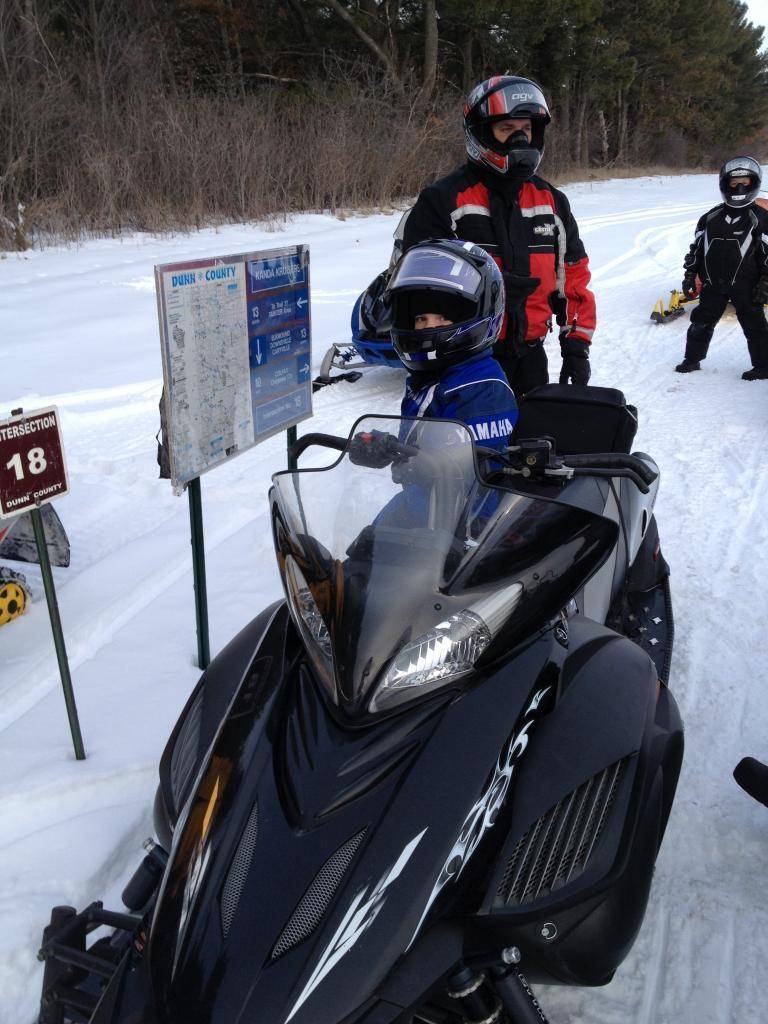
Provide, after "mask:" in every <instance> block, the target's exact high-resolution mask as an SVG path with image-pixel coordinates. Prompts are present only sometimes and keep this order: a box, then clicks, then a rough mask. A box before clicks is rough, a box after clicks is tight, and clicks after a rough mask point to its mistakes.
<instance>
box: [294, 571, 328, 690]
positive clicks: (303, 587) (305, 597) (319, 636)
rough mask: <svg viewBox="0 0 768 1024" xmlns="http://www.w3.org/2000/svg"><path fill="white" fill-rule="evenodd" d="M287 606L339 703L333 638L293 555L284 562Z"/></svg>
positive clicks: (322, 676)
mask: <svg viewBox="0 0 768 1024" xmlns="http://www.w3.org/2000/svg"><path fill="white" fill-rule="evenodd" d="M285 579H286V583H287V584H288V586H287V588H286V589H287V591H288V604H289V607H290V609H291V611H292V613H293V619H294V622H295V623H296V625H297V626H298V629H299V632H300V633H301V636H302V639H303V640H304V645H305V647H306V649H307V653H308V654H309V656H310V659H311V660H312V664H313V666H314V667H315V669H316V670H317V674H318V675H319V677H320V681H321V682H322V684H323V686H324V687H325V689H326V690H327V691H328V694H329V696H330V697H331V698H332V699H333V700H334V701H336V682H335V680H336V671H335V666H334V661H333V646H332V644H331V635H330V633H329V632H328V627H327V626H326V624H325V619H324V618H323V615H322V612H321V611H320V609H319V608H318V606H317V601H315V598H314V596H313V594H312V590H311V589H310V586H309V584H308V583H307V581H306V579H305V578H304V574H303V572H302V571H301V569H300V568H299V567H298V565H297V563H296V559H295V558H294V557H293V556H292V555H287V556H286V559H285Z"/></svg>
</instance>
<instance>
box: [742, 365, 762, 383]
mask: <svg viewBox="0 0 768 1024" xmlns="http://www.w3.org/2000/svg"><path fill="white" fill-rule="evenodd" d="M741 379H742V380H768V366H753V367H752V369H751V370H745V371H744V373H742V375H741Z"/></svg>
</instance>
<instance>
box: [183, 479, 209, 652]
mask: <svg viewBox="0 0 768 1024" xmlns="http://www.w3.org/2000/svg"><path fill="white" fill-rule="evenodd" d="M187 494H188V495H189V526H190V533H191V536H192V575H193V578H194V583H195V617H196V619H197V665H198V668H201V669H206V668H208V665H209V664H210V661H211V649H210V645H209V642H208V587H207V585H206V581H205V539H204V537H203V502H202V498H201V496H200V477H199V476H197V477H195V479H194V480H190V482H189V484H188V485H187Z"/></svg>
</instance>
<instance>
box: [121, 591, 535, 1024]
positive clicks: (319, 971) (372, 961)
mask: <svg viewBox="0 0 768 1024" xmlns="http://www.w3.org/2000/svg"><path fill="white" fill-rule="evenodd" d="M551 643H552V641H551V638H550V637H540V638H539V639H538V640H537V641H535V642H534V643H532V644H530V645H528V646H527V647H525V648H524V649H522V650H520V651H519V652H518V654H517V655H516V657H515V658H513V659H512V661H511V662H509V663H507V664H505V666H504V667H503V668H501V669H499V670H498V671H496V672H493V673H490V674H486V676H485V678H484V679H483V683H482V685H480V686H475V687H474V688H472V689H470V690H468V691H466V692H465V693H463V694H462V695H461V696H460V697H458V698H455V697H454V695H451V694H438V695H437V696H436V697H435V698H434V699H433V700H431V701H427V702H423V703H422V704H420V705H417V706H415V707H412V708H410V709H409V710H408V711H407V713H405V714H402V715H400V716H399V717H398V718H397V719H396V720H394V721H393V720H387V721H378V722H372V723H370V724H369V725H368V726H367V727H366V728H359V729H349V728H347V727H344V726H343V725H342V724H341V723H340V722H339V721H338V720H337V718H336V717H335V712H334V709H333V707H332V705H330V703H329V701H328V699H327V696H326V695H325V694H324V692H323V691H322V688H321V687H320V686H318V684H317V681H316V680H315V679H314V678H313V674H312V672H311V670H310V667H309V666H308V664H307V662H306V660H305V659H303V658H301V657H298V658H296V653H297V644H296V638H295V634H294V631H293V627H292V625H291V623H290V621H289V620H288V617H287V614H286V611H285V607H284V606H283V607H282V609H281V610H280V612H279V613H278V614H277V615H276V616H275V618H274V620H273V622H272V625H271V626H270V629H269V630H268V632H267V635H266V636H265V638H264V640H263V642H262V645H261V648H260V651H259V652H258V654H257V656H256V658H255V660H254V664H253V666H252V668H251V670H250V671H249V673H248V674H247V676H246V678H245V679H244V681H243V683H242V684H241V686H240V688H239V691H238V692H237V694H236V696H235V698H234V700H233V702H232V704H231V706H230V709H229V713H228V715H227V717H226V719H225V721H224V722H223V724H222V726H221V729H220V730H219V733H218V735H217V737H216V739H215V741H214V743H213V745H212V747H211V749H210V751H209V755H208V757H207V760H206V763H205V765H204V767H203V769H202V771H201V773H200V775H199V777H198V781H197V785H196V788H195V792H194V794H193V797H192V798H191V800H190V801H189V803H188V804H187V807H186V809H185V811H184V813H183V815H182V818H181V819H180V821H179V823H178V826H177V830H176V837H175V840H174V846H173V849H172V852H171V859H170V861H169V865H168V869H167V872H166V876H165V879H164V883H163V888H162V890H161V893H160V896H159V898H158V904H157V907H156V911H155V915H154V919H153V922H152V928H151V934H150V941H149V953H148V957H149V965H150V970H151V974H152V981H153V989H154V1010H153V1013H154V1018H152V1017H150V1015H149V1013H147V1015H146V1019H147V1020H150V1019H151V1020H152V1021H153V1024H154V1021H155V1020H156V1021H157V1024H182V1022H184V1024H234V1022H236V1021H249V1022H252V1024H261V1022H264V1024H283V1022H285V1024H288V1022H289V1021H295V1022H296V1024H309V1022H312V1024H337V1022H339V1021H342V1020H344V1021H345V1022H346V1021H348V1020H349V1021H351V1020H355V1019H357V1018H356V1017H355V1016H354V1014H355V1013H356V1012H357V1011H358V1010H360V1008H361V1007H364V1006H370V1003H371V1000H374V999H376V998H377V993H378V991H379V989H380V987H381V985H382V984H383V983H384V982H385V980H386V978H387V977H388V975H389V974H390V973H391V972H392V970H393V967H394V966H395V965H396V964H398V963H399V962H401V961H402V959H403V958H404V957H405V958H407V957H408V956H409V955H410V951H411V950H412V949H413V950H414V951H415V950H417V949H418V945H419V943H420V942H421V941H423V938H424V937H425V936H426V935H427V933H428V932H429V929H430V928H432V927H433V923H434V921H440V920H441V919H442V918H443V917H444V908H443V905H442V900H443V899H444V898H446V897H447V898H449V900H450V897H451V895H452V882H453V881H455V877H457V872H460V871H463V870H464V868H465V867H469V868H470V869H472V868H473V867H475V865H477V866H479V867H482V866H483V865H486V861H485V859H484V856H483V853H482V851H480V852H479V853H478V854H477V857H476V858H473V855H474V853H475V850H476V849H477V848H478V847H479V846H480V845H482V844H483V843H487V842H488V841H489V840H490V841H491V842H493V841H494V835H493V829H492V825H493V823H494V821H495V817H496V813H497V812H498V809H499V807H500V806H501V803H502V802H503V800H504V797H505V795H506V792H507V789H506V787H507V785H508V783H509V775H510V774H511V772H508V773H507V776H506V777H505V778H506V781H505V782H504V784H500V781H499V780H500V777H499V770H498V765H499V761H500V758H501V756H502V754H503V752H504V750H505V749H506V750H509V749H511V745H512V743H513V739H514V736H515V734H516V732H519V730H520V728H521V725H520V723H521V720H522V718H524V717H525V715H526V714H528V715H530V714H535V713H536V709H537V708H539V706H541V707H543V705H544V696H545V694H546V692H547V690H548V689H549V686H548V685H538V689H537V693H538V697H536V696H535V695H534V698H535V699H533V700H532V693H531V690H530V681H531V680H540V679H542V678H543V677H545V676H546V668H547V665H548V663H549V662H548V659H549V655H550V652H551ZM281 648H282V652H281ZM282 654H284V657H283V656H281V655H282ZM521 680H525V681H526V682H520V681H521ZM534 705H535V706H534ZM532 707H533V711H532V710H531V708H532ZM478 801H479V802H478ZM478 808H480V811H478ZM492 812H493V813H492ZM468 822H469V823H470V824H469V825H468ZM460 836H462V837H463V839H462V840H461V841H460V842H459V843H458V846H457V841H458V840H457V837H460ZM444 865H446V867H444ZM447 865H450V867H447ZM486 866H487V865H486ZM441 869H442V870H441ZM444 890H447V891H445V892H444ZM438 905H439V907H438ZM436 907H438V913H437V917H436V918H435V916H434V915H435V908H436ZM443 924H445V921H443ZM456 942H457V943H458V939H457V940H456ZM444 950H445V951H444V954H443V955H444V956H445V957H446V962H445V965H444V967H445V970H447V969H449V967H450V966H451V963H453V962H455V960H456V959H457V957H458V956H459V955H460V944H458V945H457V944H453V945H452V944H451V943H450V942H449V943H448V944H447V945H446V946H445V947H444ZM350 1015H352V1016H350ZM111 1019H113V1020H115V1021H117V1020H120V1021H122V1020H123V1019H124V1018H123V1017H120V1016H119V1015H118V1016H115V1017H113V1018H111ZM140 1019H141V1020H142V1021H143V1020H144V1019H145V1018H144V1017H142V1018H140ZM361 1019H362V1017H361ZM377 1019H379V1018H377ZM381 1019H382V1020H384V1019H389V1018H385V1017H382V1018H381Z"/></svg>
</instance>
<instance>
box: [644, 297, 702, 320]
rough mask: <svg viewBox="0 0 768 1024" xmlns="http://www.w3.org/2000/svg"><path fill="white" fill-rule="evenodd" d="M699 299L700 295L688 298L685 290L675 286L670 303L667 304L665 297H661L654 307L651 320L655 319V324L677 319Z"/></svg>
mask: <svg viewBox="0 0 768 1024" xmlns="http://www.w3.org/2000/svg"><path fill="white" fill-rule="evenodd" d="M698 301H699V299H698V296H694V297H693V298H690V299H689V298H686V296H685V295H684V294H683V292H681V291H678V290H677V288H673V289H672V291H671V292H670V293H669V305H668V306H665V305H664V299H659V301H658V302H657V303H656V305H655V306H654V307H653V312H652V313H651V320H653V322H654V323H655V324H665V323H667V322H668V321H669V320H676V319H677V318H678V317H679V316H683V314H684V313H685V311H686V308H687V307H688V306H692V305H693V304H694V303H695V302H698Z"/></svg>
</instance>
